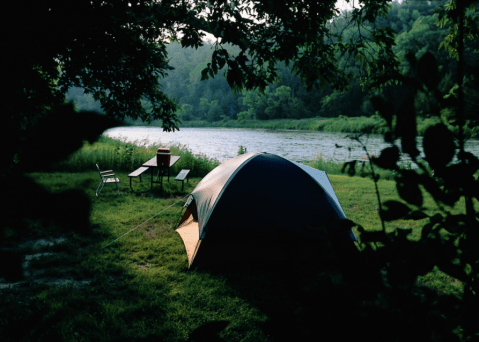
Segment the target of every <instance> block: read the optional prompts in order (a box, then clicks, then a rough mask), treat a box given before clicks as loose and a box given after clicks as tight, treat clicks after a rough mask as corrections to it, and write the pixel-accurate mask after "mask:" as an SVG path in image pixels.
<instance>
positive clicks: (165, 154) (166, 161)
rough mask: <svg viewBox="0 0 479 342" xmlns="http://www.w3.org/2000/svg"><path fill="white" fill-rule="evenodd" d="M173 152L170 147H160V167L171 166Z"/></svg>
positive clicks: (158, 155) (158, 156)
mask: <svg viewBox="0 0 479 342" xmlns="http://www.w3.org/2000/svg"><path fill="white" fill-rule="evenodd" d="M170 158H171V152H170V149H169V148H168V147H160V148H159V149H158V151H157V152H156V163H157V165H158V167H159V168H168V167H169V166H170Z"/></svg>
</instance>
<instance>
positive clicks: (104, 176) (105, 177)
mask: <svg viewBox="0 0 479 342" xmlns="http://www.w3.org/2000/svg"><path fill="white" fill-rule="evenodd" d="M96 168H97V169H98V172H99V173H100V177H101V182H100V184H99V185H98V188H97V189H96V192H95V193H96V195H97V196H98V194H99V193H100V192H101V191H102V190H103V187H104V186H105V184H106V183H115V184H116V188H117V189H118V195H120V187H119V186H118V183H120V180H119V179H118V178H116V176H115V174H114V173H113V170H108V171H101V170H100V167H99V166H98V164H96ZM98 189H100V191H98Z"/></svg>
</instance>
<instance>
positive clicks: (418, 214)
mask: <svg viewBox="0 0 479 342" xmlns="http://www.w3.org/2000/svg"><path fill="white" fill-rule="evenodd" d="M428 217H429V215H427V214H426V213H425V212H424V211H421V210H415V211H413V212H411V213H409V214H408V215H406V216H405V217H404V219H405V220H415V221H417V220H422V219H425V218H428Z"/></svg>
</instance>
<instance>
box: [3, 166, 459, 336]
mask: <svg viewBox="0 0 479 342" xmlns="http://www.w3.org/2000/svg"><path fill="white" fill-rule="evenodd" d="M105 167H108V165H105ZM108 168H109V167H108ZM115 171H116V170H115ZM130 171H131V170H130ZM116 173H117V176H118V177H119V178H120V180H121V185H120V189H121V195H118V194H117V193H116V187H115V186H114V185H106V186H105V188H104V189H103V191H102V193H101V194H100V196H99V197H97V196H95V189H96V188H97V186H98V183H99V182H100V177H99V175H98V173H97V172H95V171H85V172H80V173H71V172H42V173H32V174H30V175H29V176H30V177H31V178H32V179H34V180H35V181H36V182H38V183H39V184H41V185H42V186H44V187H45V188H46V189H47V190H49V191H51V192H54V193H55V192H61V191H64V190H69V189H81V190H83V191H84V192H85V194H86V196H88V197H89V199H90V201H91V204H92V206H91V213H90V221H91V233H90V234H83V235H82V234H79V233H74V232H72V231H68V230H65V229H63V228H60V227H57V226H55V224H50V223H48V222H47V223H45V222H43V223H42V222H37V221H31V227H30V228H31V229H30V232H29V233H28V234H27V235H21V234H19V233H18V232H16V231H7V232H8V236H7V239H6V240H7V241H6V245H8V246H10V247H13V246H18V244H19V243H20V242H22V241H24V240H25V239H26V238H28V239H37V238H45V237H53V238H58V237H66V238H67V240H66V241H65V242H63V243H60V244H56V245H53V246H50V247H41V248H39V249H38V250H36V251H35V253H46V252H53V253H58V254H55V255H52V256H50V257H46V258H44V259H38V260H33V261H32V262H31V264H30V266H31V268H33V269H36V270H42V271H43V272H44V273H43V274H42V277H50V278H58V279H71V280H76V281H88V282H87V283H85V285H83V286H73V285H68V286H51V285H46V284H41V283H35V282H27V283H25V284H23V285H19V286H16V287H13V288H11V289H3V290H1V291H0V294H1V295H0V307H1V308H2V309H1V310H0V336H2V339H1V340H5V341H52V340H60V341H114V340H116V341H140V340H141V339H143V341H147V337H149V338H150V340H152V341H153V340H154V341H193V340H197V341H199V340H201V339H200V338H197V335H198V334H199V333H201V328H203V332H202V334H203V340H214V339H213V337H212V336H213V335H215V333H216V332H219V334H218V336H220V338H222V339H223V340H224V341H282V340H285V339H289V340H297V341H309V340H317V337H318V336H323V337H324V338H326V339H331V338H339V339H343V338H354V336H357V335H358V334H365V333H367V334H368V338H369V339H370V340H372V341H376V340H377V341H384V340H406V339H410V336H411V334H418V335H417V336H418V337H419V336H422V335H420V334H426V335H427V334H429V335H431V334H432V332H431V331H434V334H438V331H439V333H441V331H443V333H444V336H446V337H444V336H443V337H438V338H437V340H438V341H439V340H441V338H442V340H451V339H448V336H449V337H451V336H452V335H450V331H451V330H453V328H454V327H455V326H457V319H456V317H455V316H453V313H452V311H447V310H442V309H441V308H438V307H437V306H436V307H432V306H431V307H430V306H427V305H429V304H427V303H429V302H428V301H425V300H424V298H423V297H421V296H426V295H427V296H428V297H427V298H431V296H433V295H434V296H435V295H436V294H438V295H443V296H447V297H448V298H456V299H457V300H459V298H460V297H461V296H462V288H463V284H462V283H461V282H459V281H458V280H456V279H454V278H451V277H449V276H447V275H445V274H444V273H441V272H440V271H439V270H433V271H432V272H430V273H428V274H426V275H425V276H423V277H420V278H419V279H418V289H419V290H420V293H421V296H420V297H417V298H418V299H416V297H414V296H413V297H411V298H409V297H408V298H406V299H405V298H396V297H395V296H388V295H387V294H386V295H383V294H376V293H374V294H370V293H368V291H367V289H366V290H365V289H364V288H360V287H358V288H355V287H353V288H352V290H351V287H347V286H345V285H344V284H345V279H344V278H343V276H342V268H341V267H342V266H341V262H340V261H337V260H336V259H335V258H334V257H328V258H323V257H322V253H319V252H320V251H319V249H320V248H322V247H319V246H318V260H314V261H313V262H312V263H305V264H300V265H260V264H258V265H235V264H231V265H227V266H225V267H221V268H215V269H207V268H201V267H200V268H197V269H193V270H188V269H187V256H186V252H185V248H184V245H183V242H182V240H181V238H180V236H179V235H178V234H177V233H176V232H175V230H174V229H175V227H176V223H177V222H178V219H179V218H180V215H181V212H182V204H183V203H184V200H181V199H182V198H183V197H184V196H186V195H187V194H188V193H189V192H190V191H192V190H193V189H194V187H195V186H196V185H197V184H198V182H199V181H200V180H201V178H202V177H193V178H192V179H190V181H189V182H188V183H186V182H185V188H184V190H182V189H181V183H180V182H177V181H175V180H174V176H173V177H171V178H170V181H169V182H166V180H165V183H164V187H163V191H160V188H159V185H158V184H155V185H154V187H153V190H150V182H149V178H150V174H149V173H146V174H144V177H143V181H142V182H139V179H138V178H137V179H134V180H133V189H134V190H130V187H129V179H128V177H127V175H128V173H129V171H126V170H121V168H120V170H119V171H116ZM329 179H330V181H331V183H332V185H333V188H334V189H335V191H336V194H337V196H338V198H339V201H340V202H341V205H342V207H343V209H344V211H345V213H346V215H347V217H348V218H349V219H351V220H353V221H355V222H357V223H358V224H360V225H361V226H363V227H364V228H365V229H366V230H368V231H374V230H378V229H380V227H381V225H380V221H379V216H378V203H377V199H376V194H375V192H374V184H373V182H372V181H371V180H370V179H368V178H360V177H347V176H339V175H330V176H329ZM378 185H379V189H380V194H381V199H382V200H383V201H385V200H390V199H398V196H397V192H396V190H395V183H394V182H392V181H387V180H381V181H379V184H378ZM299 200H300V199H299ZM178 201H180V202H179V203H177V204H176V205H174V206H173V207H171V208H169V209H166V208H168V207H169V206H171V205H172V204H174V203H176V202H178ZM424 206H425V207H427V208H428V210H430V213H433V212H435V210H436V208H435V205H434V203H433V201H432V200H431V199H430V198H429V197H427V196H426V195H425V204H424ZM165 209H166V210H165ZM72 210H74V208H72ZM457 211H458V212H460V211H461V207H460V206H458V207H457ZM155 215H157V216H155ZM145 221H146V222H145ZM142 223H143V224H142ZM140 224H142V225H141V226H139V225H140ZM423 224H424V222H423V221H404V220H398V221H394V222H391V223H387V225H386V229H387V231H390V230H392V229H393V228H394V227H402V228H412V229H413V231H412V234H411V237H410V238H411V239H413V240H414V239H417V238H418V236H419V233H420V228H421V226H422V225H423ZM137 226H139V227H138V228H137V229H135V230H134V231H132V232H130V233H129V234H127V235H125V236H123V235H124V234H125V233H128V232H129V231H130V230H132V229H133V228H135V227H137ZM121 236H123V237H121ZM119 237H121V238H120V239H119V240H117V241H115V242H113V243H112V244H110V245H109V246H107V247H105V246H106V245H107V244H109V243H111V242H112V241H114V240H115V239H117V238H119ZM346 243H347V242H345V244H346ZM351 245H352V243H351ZM356 247H357V246H354V248H356ZM16 249H17V251H20V252H22V251H23V252H25V253H31V252H28V251H26V249H25V248H23V247H22V248H20V247H16ZM245 253H247V246H245ZM219 257H224V256H219ZM360 271H361V270H358V272H360ZM359 274H360V273H359ZM354 283H355V281H353V284H354ZM358 284H359V283H358ZM432 298H436V297H432ZM451 300H452V299H451ZM424 303H426V304H427V305H426V304H424ZM431 305H432V304H431ZM449 315H450V316H449ZM425 317H431V318H427V319H426V318H425ZM429 319H430V320H432V322H433V323H434V324H435V325H434V329H433V328H431V326H429V325H427V324H429V323H427V324H426V323H424V326H422V327H421V326H418V324H419V323H415V322H423V321H424V322H425V321H427V322H429ZM212 322H216V323H212ZM438 322H439V323H438ZM207 323H210V325H208V324H207ZM436 323H438V324H436ZM211 324H213V325H211ZM345 324H346V325H348V326H349V327H350V329H345V328H344V326H345ZM205 327H207V328H208V329H206V332H205V331H204V330H205V329H204V328H205ZM197 329H200V330H197ZM418 329H419V330H418ZM208 330H209V331H210V332H209V331H208ZM200 335H201V334H200ZM429 335H428V336H429ZM205 336H207V337H205ZM455 336H456V335H454V337H455ZM444 338H446V339H444ZM422 340H429V338H424V339H422Z"/></svg>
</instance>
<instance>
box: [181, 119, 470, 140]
mask: <svg viewBox="0 0 479 342" xmlns="http://www.w3.org/2000/svg"><path fill="white" fill-rule="evenodd" d="M438 122H439V120H438V119H435V118H434V119H422V118H419V120H418V133H419V134H420V135H423V134H424V132H425V131H426V129H427V127H429V126H431V125H433V124H435V123H438ZM181 127H226V128H263V129H272V130H276V129H291V130H310V131H323V132H344V133H383V132H384V131H385V128H384V126H383V120H382V119H381V118H379V117H378V116H371V117H364V116H362V117H345V116H341V117H339V118H312V119H301V120H292V119H280V120H265V121H261V120H246V121H238V120H227V121H216V122H208V121H186V122H183V123H182V124H181V125H180V128H181ZM470 135H471V137H474V136H475V137H476V138H477V137H479V134H478V132H472V131H471V132H470Z"/></svg>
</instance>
